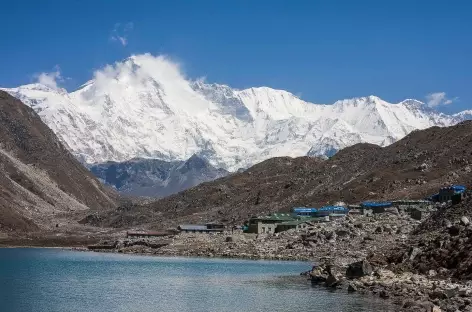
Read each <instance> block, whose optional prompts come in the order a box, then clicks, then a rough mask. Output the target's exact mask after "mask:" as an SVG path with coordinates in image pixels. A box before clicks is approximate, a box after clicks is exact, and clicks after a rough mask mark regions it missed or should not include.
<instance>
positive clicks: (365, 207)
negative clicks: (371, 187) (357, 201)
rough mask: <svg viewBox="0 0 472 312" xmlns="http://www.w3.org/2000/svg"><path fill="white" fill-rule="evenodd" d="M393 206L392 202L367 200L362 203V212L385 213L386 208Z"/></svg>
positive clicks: (368, 213) (366, 213) (365, 213)
mask: <svg viewBox="0 0 472 312" xmlns="http://www.w3.org/2000/svg"><path fill="white" fill-rule="evenodd" d="M390 207H392V203H391V202H374V201H367V202H363V203H362V204H361V210H362V214H364V215H371V214H372V213H384V212H385V209H387V208H390Z"/></svg>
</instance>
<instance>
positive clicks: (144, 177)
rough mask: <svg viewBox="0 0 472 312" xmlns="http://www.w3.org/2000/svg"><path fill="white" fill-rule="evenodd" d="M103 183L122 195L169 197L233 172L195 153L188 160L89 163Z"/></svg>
mask: <svg viewBox="0 0 472 312" xmlns="http://www.w3.org/2000/svg"><path fill="white" fill-rule="evenodd" d="M89 169H90V171H91V172H92V173H93V174H95V175H96V176H97V177H98V178H99V179H100V180H101V181H102V182H103V183H105V184H107V185H109V186H112V187H113V188H115V189H116V190H117V191H119V192H120V193H122V194H126V195H131V196H146V197H154V198H159V197H165V196H169V195H171V194H175V193H178V192H181V191H183V190H186V189H188V188H191V187H194V186H196V185H198V184H200V183H202V182H207V181H212V180H215V179H218V178H221V177H224V176H226V175H228V174H229V172H227V171H226V170H224V169H217V168H215V167H213V166H212V165H211V164H210V163H208V161H206V160H204V159H202V158H200V157H198V156H197V155H193V156H192V157H190V158H189V159H188V160H187V161H164V160H158V159H143V158H136V159H131V160H129V161H125V162H107V163H103V164H94V165H90V166H89Z"/></svg>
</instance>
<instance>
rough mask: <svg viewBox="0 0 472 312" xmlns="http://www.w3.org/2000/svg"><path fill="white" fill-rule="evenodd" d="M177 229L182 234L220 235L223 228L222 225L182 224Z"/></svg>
mask: <svg viewBox="0 0 472 312" xmlns="http://www.w3.org/2000/svg"><path fill="white" fill-rule="evenodd" d="M177 229H178V230H179V231H180V232H184V233H221V232H223V231H224V229H225V227H224V225H222V224H216V223H208V224H205V225H200V224H183V225H179V226H178V227H177Z"/></svg>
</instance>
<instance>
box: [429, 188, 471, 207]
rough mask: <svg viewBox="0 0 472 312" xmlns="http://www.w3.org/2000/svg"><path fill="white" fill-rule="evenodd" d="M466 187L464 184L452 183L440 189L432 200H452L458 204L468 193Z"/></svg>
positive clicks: (442, 201)
mask: <svg viewBox="0 0 472 312" xmlns="http://www.w3.org/2000/svg"><path fill="white" fill-rule="evenodd" d="M466 190H467V189H466V187H465V186H463V185H451V186H446V187H442V188H440V189H439V192H438V193H437V194H435V195H433V196H432V198H431V199H432V201H434V202H441V203H444V202H448V201H451V202H452V204H453V205H454V204H458V203H460V202H461V201H462V199H463V198H464V197H465V195H466Z"/></svg>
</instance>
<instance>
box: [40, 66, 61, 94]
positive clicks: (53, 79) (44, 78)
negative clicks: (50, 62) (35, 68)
mask: <svg viewBox="0 0 472 312" xmlns="http://www.w3.org/2000/svg"><path fill="white" fill-rule="evenodd" d="M35 79H36V81H37V82H38V83H40V84H43V85H45V86H48V87H50V88H53V89H59V86H58V82H63V81H64V78H63V77H62V75H61V69H60V68H59V66H57V65H56V66H55V71H52V72H49V73H47V72H43V73H40V74H36V75H35Z"/></svg>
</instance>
